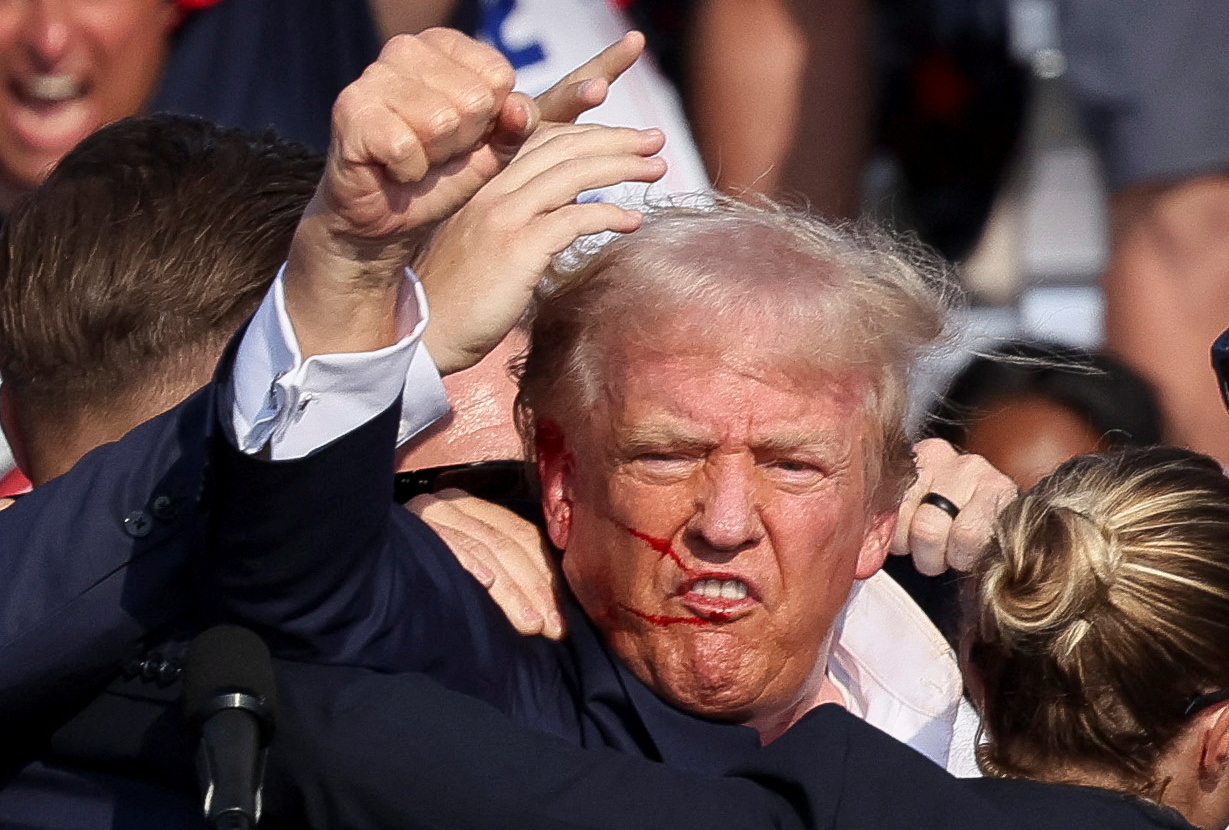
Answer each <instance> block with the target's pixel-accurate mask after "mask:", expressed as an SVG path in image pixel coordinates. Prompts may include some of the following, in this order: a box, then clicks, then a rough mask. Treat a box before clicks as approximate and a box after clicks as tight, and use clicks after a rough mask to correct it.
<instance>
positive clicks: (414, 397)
mask: <svg viewBox="0 0 1229 830" xmlns="http://www.w3.org/2000/svg"><path fill="white" fill-rule="evenodd" d="M284 271H285V266H283V267H282V272H279V273H278V275H277V279H276V280H274V282H273V285H272V286H271V287H270V289H269V292H268V294H266V295H265V299H264V301H263V302H262V303H261V305H260V308H259V309H258V310H257V311H256V314H255V316H254V317H253V318H252V322H251V324H250V325H249V326H248V329H247V332H245V334H244V336H243V340H242V342H241V343H240V344H239V350H238V353H237V354H236V357H235V367H234V371H233V373H232V375H233V383H234V389H233V391H234V399H233V406H232V409H231V426H232V429H233V432H232V436H231V437H232V438H233V439H234V442H235V445H236V446H237V447H238V448H239V449H240V450H242V451H243V452H245V453H249V454H250V453H256V452H260V451H261V450H263V449H265V448H266V447H268V450H269V457H270V458H272V459H275V460H277V459H290V458H302V457H303V456H306V455H309V454H310V453H312V452H313V451H315V450H317V449H319V448H321V447H323V446H325V445H326V444H328V443H330V442H332V441H334V440H336V439H337V438H340V437H341V436H343V435H345V434H346V433H348V432H350V431H352V430H354V429H356V428H357V427H359V426H361V425H362V424H364V423H366V422H367V421H369V420H371V419H372V418H374V417H375V416H376V415H379V414H380V413H381V412H383V411H384V410H385V409H387V408H388V407H389V406H391V405H392V403H393V401H395V400H396V399H397V396H398V395H399V394H400V395H402V396H403V401H402V409H401V427H400V431H399V441H405V440H407V439H408V438H409V437H411V436H413V435H415V434H416V433H418V432H419V431H421V430H422V429H425V428H426V427H427V426H429V425H430V424H431V423H433V422H434V421H436V420H437V419H439V418H440V417H441V416H443V415H444V414H445V413H446V412H447V411H448V400H447V397H446V396H445V394H444V386H443V384H442V383H441V382H440V376H439V372H437V371H436V368H435V364H434V362H432V360H431V356H430V355H429V354H427V350H426V349H425V348H423V347H422V345H421V340H422V333H423V330H424V329H425V328H426V326H427V318H428V313H427V298H426V295H425V294H424V293H423V289H422V285H421V284H420V283H419V281H418V277H417V276H416V275H415V274H414V272H413V271H411V270H410V269H408V268H407V269H406V281H405V283H404V284H403V285H402V288H401V293H400V298H399V300H398V304H397V316H396V325H397V332H398V334H399V336H400V339H399V340H398V342H397V343H395V344H393V345H391V346H386V347H385V348H383V349H378V350H376V351H373V352H355V353H342V354H326V355H313V356H312V357H309V358H308V359H307V360H303V359H302V355H301V353H300V352H299V347H298V340H297V339H296V337H295V334H294V327H293V325H292V324H291V322H290V316H289V315H288V314H287V313H286V299H285V287H284V282H283V273H284Z"/></svg>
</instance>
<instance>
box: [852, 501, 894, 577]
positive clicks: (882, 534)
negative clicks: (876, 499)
mask: <svg viewBox="0 0 1229 830" xmlns="http://www.w3.org/2000/svg"><path fill="white" fill-rule="evenodd" d="M896 518H897V512H896V511H895V510H887V511H884V512H883V513H878V514H875V515H872V516H870V517H869V518H868V519H867V529H866V536H865V538H864V539H863V540H862V549H861V550H859V551H858V567H857V570H855V571H854V578H855V579H870V578H871V577H872V576H874V575H875V574H876V573H878V572H879V569H880V568H882V567H883V563H884V560H885V559H887V558H888V548H889V547H890V546H891V544H892V536H893V535H894V534H895V533H896Z"/></svg>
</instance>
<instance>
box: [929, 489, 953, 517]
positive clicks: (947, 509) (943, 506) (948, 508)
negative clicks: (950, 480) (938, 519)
mask: <svg viewBox="0 0 1229 830" xmlns="http://www.w3.org/2000/svg"><path fill="white" fill-rule="evenodd" d="M922 504H929V505H930V506H931V507H937V508H939V509H940V510H942V511H943V512H944V513H946V514H947V515H949V516H951V517H952V518H953V519H955V518H956V517H957V516H959V515H960V508H959V507H957V506H956V505H955V503H953V502H952V500H951V499H949V498H947V497H946V496H941V495H939V494H938V493H936V492H934V491H933V490H931V491H930V492H929V493H927V494H926V495H924V496H922Z"/></svg>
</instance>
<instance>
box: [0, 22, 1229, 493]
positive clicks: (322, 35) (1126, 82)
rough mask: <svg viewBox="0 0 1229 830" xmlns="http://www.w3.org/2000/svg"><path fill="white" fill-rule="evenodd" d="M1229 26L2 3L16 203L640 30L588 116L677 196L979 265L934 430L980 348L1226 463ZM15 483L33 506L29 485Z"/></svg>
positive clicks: (558, 57)
mask: <svg viewBox="0 0 1229 830" xmlns="http://www.w3.org/2000/svg"><path fill="white" fill-rule="evenodd" d="M1217 6H1218V4H1217V3H1216V2H1215V0H1205V1H1204V2H1200V1H1199V0H1187V1H1186V2H1148V0H1128V2H1112V3H1111V2H1107V0H673V1H672V0H179V2H168V0H91V2H88V3H87V2H78V0H23V1H22V2H10V3H6V4H4V6H3V7H0V55H3V58H2V68H3V72H4V74H5V83H4V84H3V85H2V86H0V175H2V181H0V208H3V209H5V210H7V209H8V208H9V207H11V205H12V203H13V200H14V199H16V198H17V197H18V196H19V195H20V194H21V193H22V192H23V191H26V190H28V189H30V188H32V187H34V186H35V185H37V183H38V182H39V181H40V179H41V177H42V176H43V175H45V173H46V171H47V169H48V168H49V167H50V166H51V165H52V164H54V162H55V161H56V160H57V159H58V158H59V156H61V155H63V153H65V152H67V150H68V149H69V148H70V147H71V146H73V145H74V144H75V143H76V142H77V141H79V140H80V139H82V138H84V137H85V136H86V135H88V134H89V132H91V131H92V130H93V129H94V128H96V127H97V126H99V125H101V124H103V123H107V122H109V121H111V120H114V119H116V118H119V117H122V116H124V115H127V114H131V113H134V112H138V111H142V110H169V111H177V112H187V113H192V114H199V115H202V116H205V117H207V118H210V119H212V120H216V121H218V122H221V123H226V124H233V125H236V126H245V127H264V126H273V127H275V128H276V129H277V130H278V131H279V132H280V133H282V134H283V135H284V136H286V137H288V138H291V139H294V140H298V141H302V142H305V143H307V144H309V145H312V146H314V147H316V148H317V149H323V148H324V145H325V144H326V143H327V135H328V132H327V131H328V112H329V106H330V104H331V101H332V100H333V98H334V96H335V95H336V93H337V92H338V91H339V90H340V89H341V88H342V87H343V86H344V85H345V84H346V83H348V82H349V81H350V80H352V79H353V77H354V76H355V75H357V74H358V73H359V72H360V71H361V69H362V67H363V66H365V65H366V64H367V63H368V62H369V61H370V60H371V59H372V58H373V57H374V55H375V54H376V53H377V52H378V49H379V47H380V44H381V42H382V41H383V40H384V39H386V38H387V37H388V36H390V35H392V34H394V33H396V32H401V31H419V30H421V29H423V28H425V27H428V26H433V25H449V26H453V27H456V28H459V29H461V30H463V31H467V32H469V33H472V34H474V35H476V36H477V37H479V38H480V39H483V40H485V41H487V42H488V43H491V44H493V45H495V46H496V47H497V48H499V49H500V50H501V51H502V52H503V53H504V54H505V55H507V56H508V58H509V59H510V60H511V62H512V63H513V64H514V65H515V66H516V67H517V70H518V77H519V78H520V85H521V86H522V87H523V88H524V89H525V90H526V91H529V92H538V91H540V90H541V89H543V88H545V87H546V86H547V85H548V84H549V82H550V81H551V80H553V79H554V78H556V77H558V76H559V75H560V74H561V72H562V71H563V70H566V69H567V68H568V67H570V66H573V65H575V64H577V63H579V62H580V61H581V60H583V59H584V58H586V57H587V56H588V55H591V54H593V53H594V52H596V51H597V50H598V49H600V48H601V47H602V46H603V45H605V44H606V43H609V42H611V41H612V40H614V39H615V38H617V37H618V35H619V34H620V33H621V32H622V31H625V30H626V29H628V28H633V27H635V28H639V29H641V30H643V31H644V32H645V33H646V35H647V37H648V41H649V49H650V52H651V54H652V55H653V56H654V60H649V61H641V63H640V64H639V65H638V66H637V67H635V68H634V69H633V70H632V72H631V73H629V74H628V76H626V77H625V78H624V79H623V80H622V81H621V82H620V83H619V84H617V85H616V86H615V88H614V90H613V91H612V94H611V96H610V100H609V101H608V102H607V103H606V104H605V105H603V106H602V107H600V108H598V109H597V110H595V111H593V112H592V113H590V114H589V115H588V116H587V118H589V119H590V120H593V121H598V122H602V123H612V124H628V125H635V126H649V125H654V126H661V127H662V128H663V129H664V130H665V131H666V134H667V138H668V146H667V150H666V152H665V157H666V158H667V159H668V161H669V163H670V173H669V174H668V175H667V178H666V179H665V180H664V181H663V182H662V183H660V184H659V185H656V186H655V190H654V196H661V195H662V193H667V194H668V193H682V192H691V191H696V190H700V189H703V188H704V187H705V186H706V185H708V184H709V183H710V182H711V183H712V184H713V185H714V186H716V187H717V188H719V189H721V190H724V191H727V192H729V193H733V194H743V193H748V192H756V191H759V192H765V193H768V194H771V195H773V196H775V197H777V198H781V199H784V200H786V201H791V202H800V203H805V204H809V205H810V206H811V208H812V209H813V210H814V211H816V212H817V213H819V214H821V215H824V216H826V217H829V218H836V219H849V220H854V219H856V218H857V217H859V216H861V215H864V214H866V215H870V216H872V217H874V218H875V219H877V220H879V221H881V222H884V223H886V224H888V225H890V226H893V227H895V228H898V229H904V230H912V231H914V232H916V233H917V235H918V236H919V237H920V238H921V239H922V240H923V241H924V242H926V243H927V244H929V245H931V246H933V247H934V248H936V249H937V250H938V251H939V252H940V253H942V254H943V255H944V256H945V257H947V258H949V259H951V260H952V261H954V262H956V263H958V264H959V265H960V267H961V273H962V276H963V279H964V282H965V285H966V287H967V290H968V297H969V300H970V305H969V308H968V311H967V321H968V326H967V329H968V332H969V333H970V335H971V336H970V337H969V338H968V340H967V342H966V343H965V344H964V347H965V348H966V350H967V351H966V352H965V353H962V354H961V355H957V356H954V357H952V358H951V359H950V360H949V361H947V362H945V363H943V364H942V365H941V366H938V367H937V368H936V370H935V375H934V377H931V378H925V379H923V381H922V383H921V384H920V386H921V387H922V391H921V392H919V395H918V401H917V405H916V410H917V412H918V413H919V415H918V418H917V421H918V423H919V424H921V421H922V420H923V419H922V418H921V413H923V412H925V410H926V409H928V408H929V407H930V406H931V402H932V400H933V396H934V395H935V394H936V393H938V392H939V391H940V390H941V389H942V388H943V386H944V385H945V384H946V382H947V379H948V378H949V377H950V376H951V374H952V373H953V372H954V371H956V369H958V368H959V366H960V364H961V363H962V362H963V361H964V360H966V359H967V355H968V352H986V351H991V350H993V349H994V348H995V347H996V345H997V344H998V343H999V342H1000V341H1002V340H1007V339H1011V340H1022V341H1028V342H1032V341H1036V342H1039V343H1041V344H1046V343H1052V344H1056V346H1060V347H1063V349H1062V350H1061V354H1062V355H1063V356H1064V358H1067V357H1071V358H1073V359H1074V362H1075V363H1077V364H1086V365H1096V366H1100V365H1101V363H1100V361H1101V360H1102V359H1101V358H1100V357H1097V356H1096V354H1097V353H1099V352H1102V351H1104V352H1107V353H1108V354H1110V355H1112V356H1113V359H1114V361H1115V362H1114V366H1115V371H1122V372H1135V373H1137V374H1138V375H1139V377H1140V378H1141V379H1142V381H1141V385H1142V386H1144V387H1150V388H1151V390H1152V394H1154V395H1155V396H1156V401H1157V405H1156V406H1153V407H1151V408H1148V409H1146V411H1147V412H1150V413H1151V412H1156V413H1157V417H1158V418H1160V419H1161V422H1160V423H1158V424H1157V425H1156V426H1155V428H1156V429H1159V430H1161V432H1162V433H1163V434H1164V435H1165V437H1166V438H1167V439H1168V440H1170V441H1173V442H1176V443H1180V444H1183V445H1187V446H1190V447H1192V448H1195V449H1198V450H1200V451H1203V452H1207V453H1209V454H1212V455H1214V456H1215V457H1217V458H1219V459H1220V460H1221V461H1222V462H1229V438H1227V437H1226V431H1225V430H1224V429H1223V426H1222V424H1221V418H1222V417H1223V413H1222V412H1221V411H1220V403H1219V400H1218V395H1217V390H1216V388H1215V385H1214V384H1213V383H1211V382H1210V381H1209V380H1208V377H1209V375H1208V373H1207V370H1206V366H1207V358H1206V354H1207V346H1208V344H1209V343H1210V342H1211V340H1212V339H1213V338H1214V336H1215V335H1216V334H1217V333H1218V332H1219V331H1220V329H1221V328H1223V326H1224V323H1225V314H1224V311H1223V309H1225V308H1227V307H1229V302H1226V300H1227V299H1229V296H1227V295H1229V178H1227V177H1226V169H1227V168H1229V130H1226V129H1225V127H1226V126H1229V103H1227V102H1229V68H1227V67H1229V59H1227V58H1226V57H1225V54H1226V50H1225V49H1224V48H1223V44H1224V43H1226V42H1229V16H1226V15H1224V14H1223V9H1218V8H1217ZM594 198H637V196H636V194H631V195H629V194H626V193H625V194H615V195H610V194H607V195H605V196H602V195H597V196H594ZM1066 347H1075V348H1076V349H1082V350H1086V351H1087V354H1084V353H1083V352H1079V353H1077V352H1071V351H1069V350H1067V349H1066ZM1028 348H1032V347H1028ZM1040 348H1041V351H1042V352H1043V353H1046V352H1047V347H1046V346H1044V345H1042V346H1041V347H1040ZM1049 353H1054V354H1058V353H1059V352H1053V351H1052V350H1051V351H1050V352H1049ZM1080 371H1084V370H1081V369H1077V370H1076V372H1077V374H1078V373H1079V372H1080ZM1077 385H1078V384H1077ZM1144 391H1145V392H1146V389H1145V390H1144ZM1030 394H1034V395H1041V396H1043V397H1046V396H1048V397H1047V400H1050V401H1051V402H1056V405H1062V404H1063V402H1062V401H1061V400H1056V399H1055V398H1054V396H1053V395H1052V394H1051V393H1049V392H1045V391H1041V392H1038V391H1036V390H1034V391H1033V392H1031V393H1030ZM1104 394H1105V395H1113V394H1115V392H1114V390H1113V389H1111V388H1109V387H1108V386H1107V388H1106V389H1105V390H1104ZM1141 411H1142V410H1141ZM1039 413H1040V411H1039ZM966 414H967V413H966ZM948 417H949V419H950V418H952V417H955V418H957V419H958V418H959V417H961V414H960V413H953V412H951V411H949V412H948ZM1037 417H1038V418H1039V419H1044V418H1045V415H1044V413H1040V414H1037ZM1078 418H1079V420H1080V423H1081V424H1083V425H1084V426H1086V427H1088V428H1089V430H1091V431H1093V432H1095V433H1096V435H1097V436H1101V435H1104V434H1106V433H1105V430H1104V429H1102V427H1101V426H1100V425H1099V424H1096V423H1092V422H1090V421H1089V420H1088V418H1087V416H1086V415H1079V416H1078ZM1039 423H1040V421H1039ZM1014 434H1017V435H1019V434H1021V433H1020V432H1019V431H1016V432H1015V433H1014ZM1030 434H1032V433H1030ZM11 468H12V460H11V458H9V457H8V455H7V453H5V454H0V469H3V470H5V471H6V472H7V471H8V470H11ZM5 486H6V489H13V488H15V487H20V486H21V485H20V482H19V481H18V479H17V476H16V474H13V475H11V476H10V477H9V479H8V480H7V482H6V485H5Z"/></svg>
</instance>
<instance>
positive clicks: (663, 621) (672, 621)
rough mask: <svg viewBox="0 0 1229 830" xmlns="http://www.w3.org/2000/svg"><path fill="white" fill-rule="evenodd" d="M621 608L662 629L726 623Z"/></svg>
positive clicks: (715, 619)
mask: <svg viewBox="0 0 1229 830" xmlns="http://www.w3.org/2000/svg"><path fill="white" fill-rule="evenodd" d="M619 607H620V608H622V609H623V610H624V611H626V612H627V613H629V614H631V615H633V616H636V617H639V618H640V619H642V620H644V621H645V622H647V623H650V624H652V625H658V626H661V627H662V628H665V627H666V626H670V625H705V624H706V623H709V622H724V620H722V619H717V618H716V617H714V618H713V619H711V620H704V619H700V618H699V617H663V616H661V615H660V614H646V613H644V612H643V611H637V610H636V609H635V608H632V607H630V606H627V605H622V604H620V605H619ZM720 616H722V617H724V616H725V615H724V614H722V615H720Z"/></svg>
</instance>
